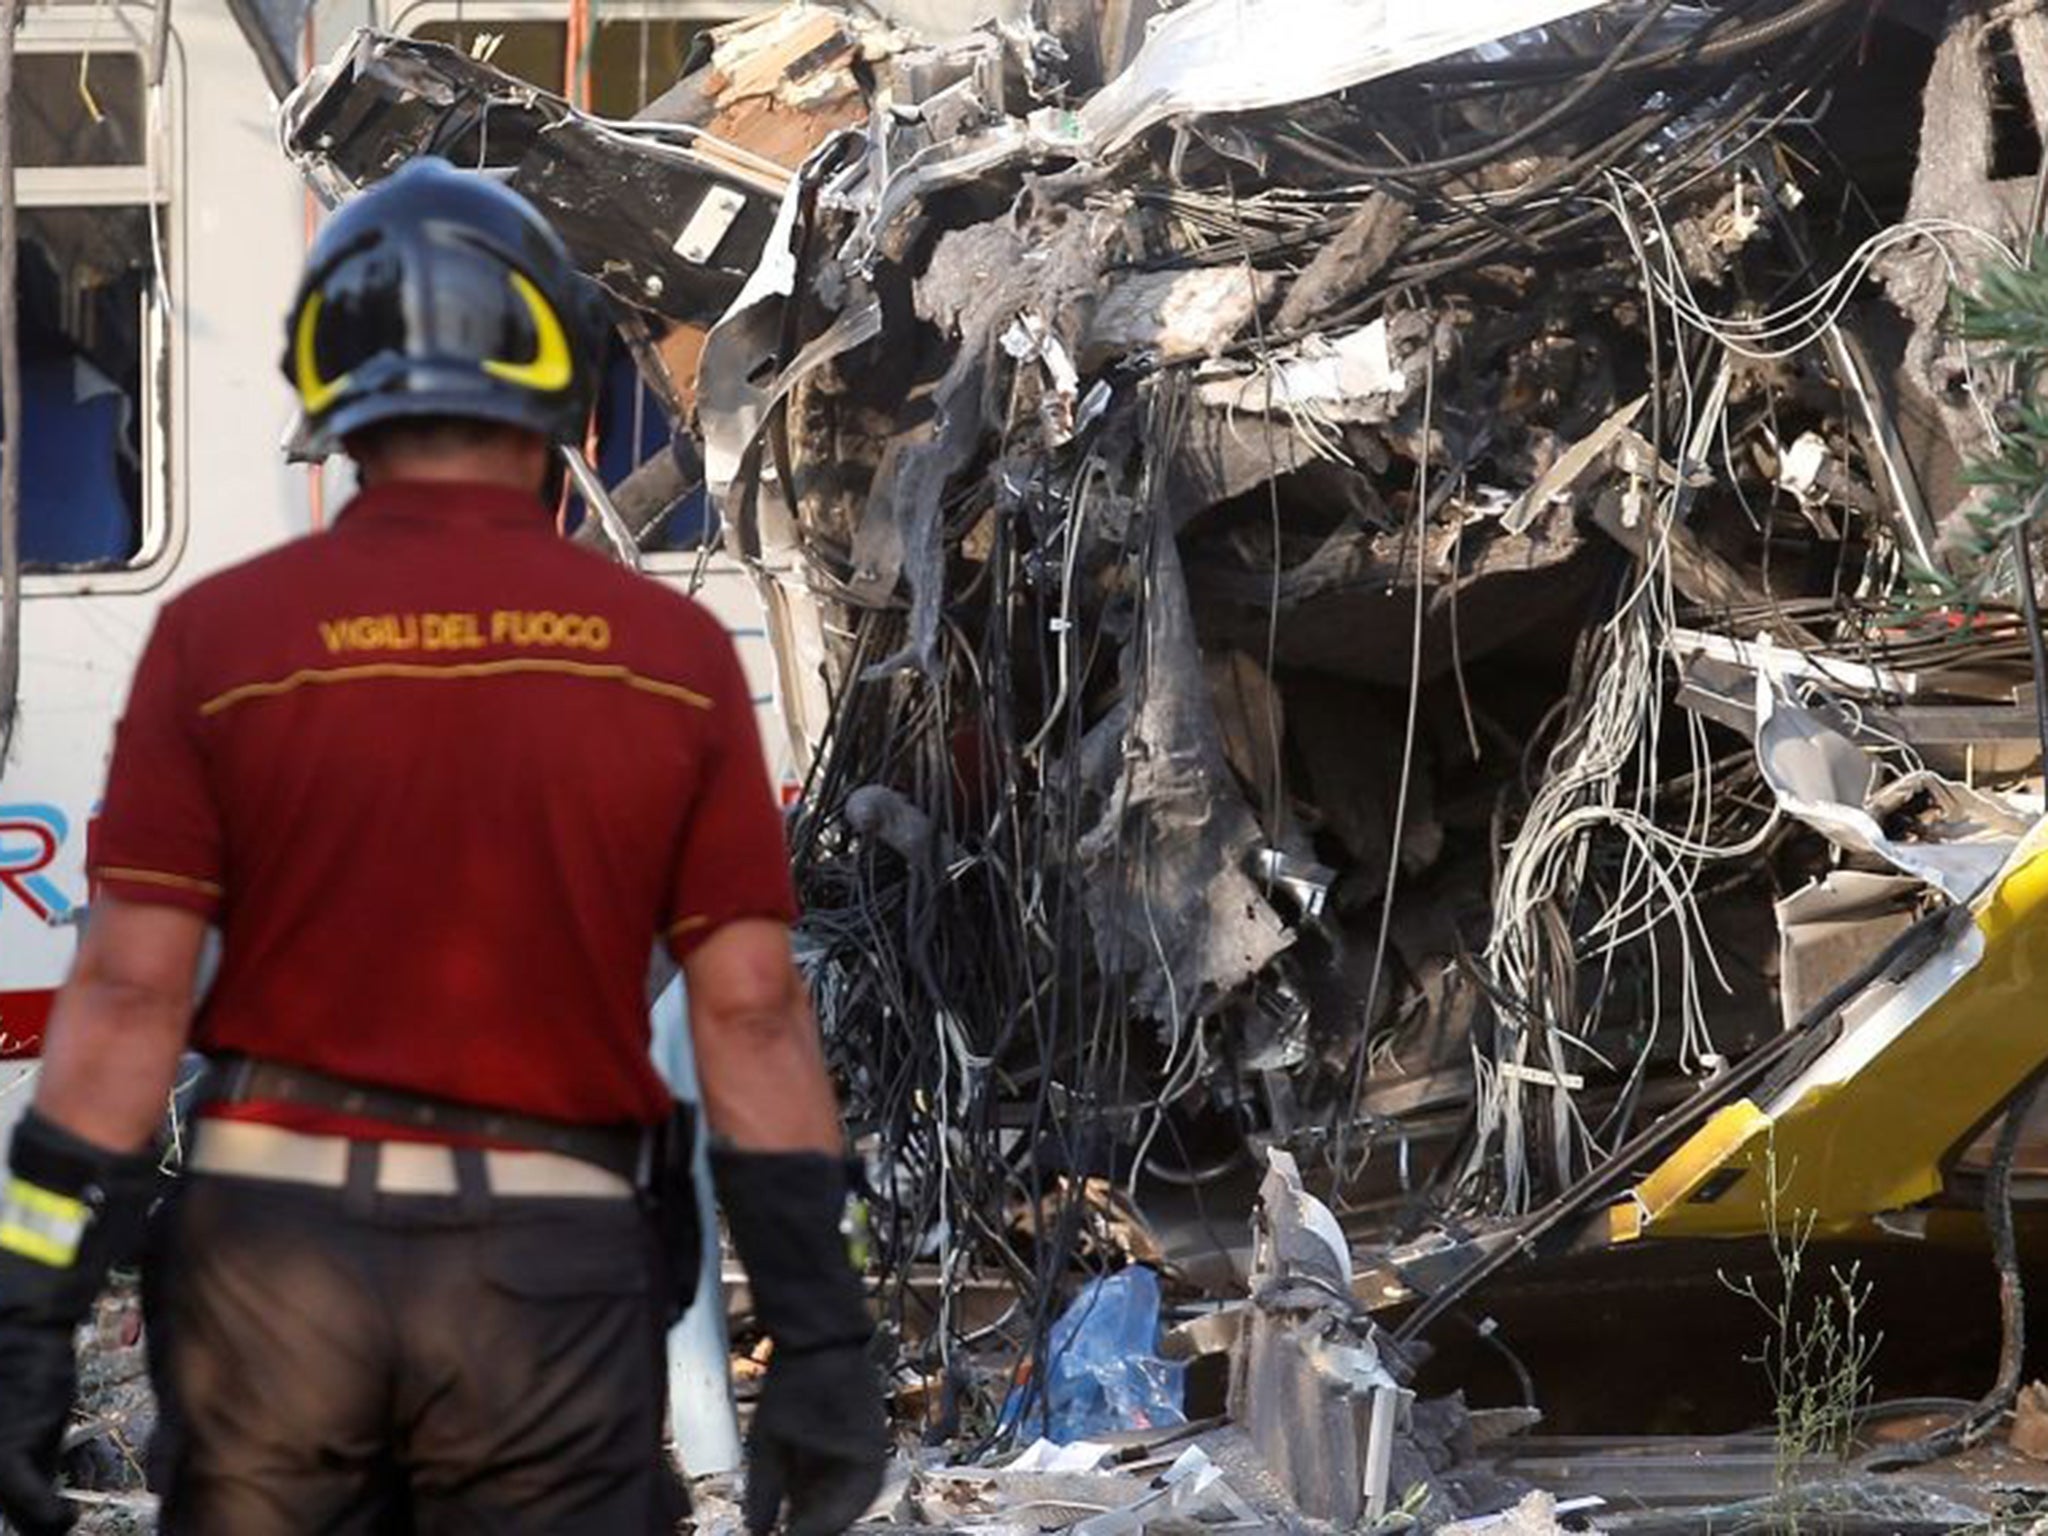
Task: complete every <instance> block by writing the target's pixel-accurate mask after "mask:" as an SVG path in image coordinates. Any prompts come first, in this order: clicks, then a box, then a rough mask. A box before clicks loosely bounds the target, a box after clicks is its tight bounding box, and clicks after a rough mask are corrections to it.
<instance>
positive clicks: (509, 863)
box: [0, 161, 887, 1536]
mask: <svg viewBox="0 0 2048 1536" xmlns="http://www.w3.org/2000/svg"><path fill="white" fill-rule="evenodd" d="M596 315H597V311H596V309H595V305H594V301H593V299H592V298H591V297H590V296H589V294H588V290H587V289H585V288H583V287H582V286H581V282H580V279H579V278H578V277H577V275H576V274H575V272H574V271H573V269H572V268H571V266H570V264H569V260H568V257H567V255H566V254H565V252H564V250H563V248H562V246H561V245H560V243H559V242H558V241H557V239H556V238H555V236H554V235H553V233H552V232H551V231H550V230H549V228H548V227H547V225H546V224H545V223H544V222H543V221H542V220H541V219H540V217H539V216H538V215H537V214H536V213H535V212H534V211H533V210H532V209H531V208H530V207H528V206H527V205H526V204H525V203H524V202H523V201H522V200H521V199H520V198H519V197H518V196H516V195H515V194H514V193H512V192H510V191H508V190H506V189H505V188H503V187H501V186H499V185H497V184H495V183H493V182H492V181H490V180H488V179H486V178H484V177H482V176H478V175H472V174H467V173H463V172H459V171H456V170H453V169H452V168H450V167H448V166H447V165H445V164H442V163H440V162H435V161H422V162H418V163H416V164H414V165H412V166H409V167H408V168H406V169H404V170H402V171H400V172H399V173H398V174H396V175H394V176H392V177H391V178H390V179H389V180H387V181H385V182H383V183H382V184H381V185H379V186H378V187H377V188H375V189H373V190H371V191H368V192H366V193H364V194H363V195H362V196H360V197H358V198H356V199H355V200H354V201H352V202H351V203H350V204H348V205H347V206H346V207H345V208H343V209H342V210H341V211H340V212H339V213H338V214H337V215H336V216H335V217H334V218H333V219H331V220H330V221H329V222H328V224H327V226H326V228H325V229H324V231H323V232H322V234H321V236H320V238H319V240H318V241H317V243H316V244H315V246H314V248H313V251H312V253H311V256H310V259H309V262H308V266H307V271H306V275H305V279H304V281H303V284H302V286H301V288H300V291H299V295H298V298H297V301H296V302H295V304H294V306H293V309H292V312H291V316H290V318H289V321H288V324H287V328H286V330H287V336H286V348H285V357H284V370H285V373H286V376H287V377H288V378H289V379H290V381H291V382H292V384H293V386H294V388H295V389H296V391H297V393H298V397H299V402H300V405H301V407H302V409H303V414H304V417H305V422H306V427H307V429H308V432H309V433H310V434H311V437H312V439H313V440H314V442H315V443H316V444H317V445H320V446H339V447H340V448H342V449H343V450H345V451H346V452H347V453H348V454H349V455H350V457H352V458H353V459H354V461H355V463H356V466H357V471H358V479H359V484H360V489H359V491H358V493H357V494H356V496H355V497H354V499H353V500H352V501H350V503H349V504H348V506H347V507H346V508H345V509H344V510H343V511H342V512H341V513H340V515H339V516H338V517H337V518H336V520H335V523H334V526H333V527H332V529H331V530H330V531H327V532H322V533H317V534H315V535H312V536H310V537H307V538H303V539H299V540H297V541H295V542H292V543H289V544H287V545H285V546H284V547H282V548H280V549H277V550H275V551H272V552H271V553H269V554H267V555H264V556H262V557H260V558H258V559H255V560H252V561H249V562H248V563H246V564H244V565H241V566H238V567H235V568H233V569H231V570H227V571H225V572H222V573H221V574H219V575H216V576H214V577H212V578H210V579H208V580H205V581H202V582H200V583H198V584H197V585H196V586H194V587H193V588H192V589H191V590H190V591H188V592H186V593H185V594H183V595H182V596H180V597H179V598H177V599H176V600H174V601H172V602H171V603H169V604H167V605H166V606H165V608H164V609H163V611H162V615H161V617H160V619H159V620H158V623H157V625H156V628H155V631H154V633H153V635H152V636H151V638H150V640H149V643H148V645H147V648H146V649H145V651H144V654H143V657H142V660H141V663H140V665H139V667H138V669H137V672H136V676H135V679H134V683H133V687H132V690H131V693H130V696H129V700H128V705H127V709H126V711H125V713H124V715H123V718H122V721H121V724H120V727H119V729H118V731H117V733H116V740H115V748H114V754H113V759H112V764H111V767H110V769H109V776H108V784H107V791H106V800H105V807H104V811H103V813H102V815H101V818H100V823H99V827H98V831H97V835H96V839H95V843H94V848H93V854H92V862H91V873H92V876H93V879H94V881H95V887H96V891H97V898H96V900H95V902H94V905H93V910H92V918H91V923H90V925H89V926H88V928H87V930H86V932H85V934H84V937H83V938H82V940H81V942H80V945H79V951H78V955H77V959H76V961H75V963H74V965H73V967H72V970H71V974H70V977H69V979H68V980H67V982H66V984H65V986H64V988H63V990H62V992H61V994H60V996H59V998H58V1000H57V1003H56V1006H55V1009H54V1012H53V1014H52V1017H51V1020H50V1027H49V1031H48V1036H47V1039H46V1042H45V1047H44V1057H43V1066H42V1071H41V1074H40V1076H39V1078H38V1080H37V1086H36V1093H35V1100H34V1104H33V1107H32V1108H31V1109H30V1110H29V1112H28V1114H27V1116H26V1118H25V1119H24V1120H23V1121H22V1122H21V1124H20V1127H19V1128H18V1130H17V1131H16V1132H15V1135H14V1138H13V1142H12V1147H11V1155H10V1160H9V1171H10V1177H9V1179H8V1181H7V1184H6V1188H5V1194H4V1203H0V1513H4V1515H5V1516H6V1518H7V1519H8V1520H9V1521H11V1522H12V1523H13V1525H14V1528H15V1529H17V1530H19V1531H24V1532H30V1533H44V1532H58V1531H63V1530H65V1529H67V1528H68V1526H69V1525H70V1516H69V1514H68V1512H67V1505H66V1502H65V1501H64V1500H63V1498H62V1497H61V1496H60V1495H59V1494H58V1492H57V1491H56V1489H55V1487H54V1481H55V1475H56V1471H57V1462H58V1456H59V1448H60V1442H61V1440H62V1437H63V1434H64V1431H65V1428H66V1425H67V1422H68V1419H69V1415H70V1413H71V1409H72V1403H73V1396H74V1388H75V1379H76V1376H75V1362H74V1358H73V1335H74V1330H75V1329H76V1328H77V1326H78V1325H79V1324H80V1323H81V1321H83V1320H84V1319H85V1318H86V1316H87V1314H88V1313H89V1311H90V1309H91V1307H92V1304H93V1301H94V1298H95V1296H96V1294H97V1293H98V1291H99V1290H100V1288H101V1285H102V1282H103V1281H104V1279H105V1277H106V1274H107V1271H108V1269H109V1267H110V1266H112V1265H115V1264H121V1263H125V1262H127V1261H128V1260H129V1259H130V1258H131V1256H133V1255H134V1254H135V1253H136V1250H137V1248H138V1245H139V1244H141V1243H143V1242H145V1240H146V1245H147V1248H148V1253H147V1256H146V1258H145V1260H144V1267H145V1308H146V1316H147V1319H148V1324H149V1328H148V1332H149V1338H150V1347H151V1357H152V1362H151V1363H152V1375H153V1378H154V1380H155V1383H156V1386H157V1390H158V1394H159V1397H160V1399H161V1412H162V1426H161V1429H160V1432H159V1434H158V1436H157V1440H156V1444H155V1446H154V1448H153V1453H152V1462H153V1466H152V1471H153V1474H154V1476H153V1481H155V1482H156V1483H157V1485H158V1486H159V1489H160V1491H161V1492H162V1494H163V1516H162V1521H163V1524H162V1528H163V1529H164V1530H165V1531H167V1532H171V1533H187V1532H198V1533H203V1536H287V1533H289V1536H307V1533H324V1532H386V1531H389V1532H399V1531H417V1532H419V1533H422V1536H432V1533H435V1532H456V1531H461V1532H492V1533H499V1532H535V1533H545V1536H564V1533H569V1536H574V1533H589V1536H630V1533H634V1532H652V1531H657V1530H669V1529H673V1520H672V1515H673V1512H672V1511H670V1510H668V1509H666V1508H665V1505H666V1503H667V1501H668V1497H669V1489H668V1488H667V1487H666V1486H665V1484H668V1483H671V1482H672V1479H668V1478H665V1477H664V1476H663V1470H662V1468H663V1463H662V1457H661V1434H662V1413H663V1397H664V1379H665V1371H664V1369H663V1361H662V1340H663V1333H664V1328H665V1326H666V1323H667V1321H668V1317H669V1315H670V1311H671V1308H670V1306H669V1302H670V1301H671V1299H672V1298H671V1297H670V1295H669V1294H668V1290H669V1288H668V1285H667V1283H666V1280H665V1276H666V1275H667V1274H668V1272H669V1270H670V1269H671V1268H673V1267H677V1265H665V1264H664V1263H663V1259H664V1255H663V1254H662V1253H661V1252H660V1247H661V1245H660V1243H659V1242H658V1241H657V1239H656V1235H655V1234H656V1230H657V1223H656V1222H655V1221H654V1220H653V1218H652V1217H651V1216H650V1212H649V1207H648V1200H647V1198H646V1195H647V1193H648V1191H647V1185H648V1184H649V1182H650V1173H649V1170H650V1166H651V1163H650V1155H649V1147H650V1145H651V1144H652V1135H651V1133H652V1132H653V1130H654V1128H655V1127H657V1125H659V1124H660V1123H661V1122H663V1121H664V1119H665V1118H666V1117H667V1116H668V1115H669V1114H670V1112H671V1109H672V1105H671V1101H670V1099H669V1097H668V1095H667V1093H666V1091H665V1090H664V1089H663V1087H662V1085H661V1082H660V1079H659V1078H657V1077H656V1076H655V1074H654V1071H653V1068H652V1066H651V1065H650V1062H649V1059H648V1049H647V1044H648V1043H647V1024H646V1010H645V982H646V976H647V972H648V963H649V957H650V950H651V948H652V946H653V945H654V944H656V943H662V944H665V945H666V946H667V948H668V950H669V952H670V954H672V955H673V957H674V958H675V960H676V961H677V962H678V963H679V964H680V965H681V967H682V969H683V972H684V975H685V977H686V979H687V984H688V988H689V996H690V1004H691V1010H692V1026H693V1030H694V1033H695V1038H696V1042H697V1051H698V1059H699V1069H700V1075H701V1080H702V1093H703V1103H704V1110H705V1113H706V1114H707V1116H708V1118H709V1121H710V1125H711V1129H712V1131H713V1133H714V1136H715V1137H716V1141H715V1143H714V1145H715V1151H714V1165H715V1177H716V1180H717V1184H718V1190H719V1198H720V1203H721V1205H722V1207H723V1208H724V1211H725V1213H726V1217H727V1220H728V1223H729V1225H730V1229H731V1232H732V1236H733V1240H734V1243H735V1246H736V1247H737V1248H738V1250H739V1253H740V1257H741V1259H742V1261H743V1262H744V1264H745V1265H746V1267H747V1269H748V1271H749V1276H750V1280H751V1284H752V1289H753V1296H754V1302H755V1307H756V1311H757V1313H758V1315H759V1317H760V1319H761V1320H762V1322H763V1324H764V1326H765V1327H766V1329H767V1331H768V1332H769V1334H770V1335H771V1337H772V1338H773V1340H774V1345H775V1348H774V1355H773V1360H772V1363H771V1364H770V1366H769V1369H768V1374H767V1378H766V1381H765V1383H764V1385H763V1388H762V1392H761V1397H760V1402H759V1406H758V1409H757V1411H756V1414H755V1417H754V1422H753V1426H752V1430H751V1435H750V1441H749V1470H748V1491H747V1505H746V1512H747V1519H748V1523H749V1525H750V1527H751V1528H752V1529H754V1530H756V1531H764V1530H767V1529H769V1528H770V1527H771V1526H772V1525H774V1524H775V1523H776V1522H777V1521H778V1520H779V1519H780V1520H786V1521H787V1524H788V1528H789V1529H791V1530H792V1531H796V1532H806V1533H809V1532H828V1531H836V1530H840V1529H842V1528H844V1527H845V1526H846V1525H847V1524H849V1523H850V1522H851V1521H852V1520H854V1519H855V1518H857V1517H858V1516H859V1514H860V1513H861V1512H862V1511H863V1510H864V1509H865V1507H866V1505H867V1503H868V1502H869V1500H870V1499H871V1498H872V1497H873V1495H874V1493H875V1491H876V1489H877V1487H878V1485H879V1483H880V1479H881V1472H882V1467H883V1463H884V1459H885V1455H886V1448H887V1432H886V1425H885V1422H884V1419H883V1414H882V1407H881V1400H880V1395H879V1382H878V1379H877V1377H876V1375H875V1373H874V1371H873V1369H872V1367H871V1365H870V1363H869V1360H868V1356H867V1350H866V1345H867V1343H868V1340H869V1333H870V1329H869V1322H868V1318H867V1315H866V1311H865V1308H864V1305H863V1302H862V1297H861V1291H860V1286H859V1283H858V1280H857V1278H856V1277H855V1275H854V1273H853V1270H852V1266H851V1264H850V1263H849V1260H848V1257H847V1249H846V1241H845V1238H844V1236H843V1234H842V1221H843V1216H844V1212H845V1207H846V1202H847V1197H848V1179H847V1174H846V1171H845V1165H844V1163H843V1161H842V1158H841V1153H842V1145H843V1144H842V1133H841V1129H840V1126H839V1122H838V1114H837V1108H836V1105H835V1102H834V1099H833V1095H832V1091H831V1087H830V1084H829V1082H828V1079H827V1076H826V1072H825V1068H824V1063H823V1057H822V1052H821V1049H820V1045H819V1039H818V1032H817V1027H816V1023H815V1020H814V1018H813V1016H812V1014H811V1011H810V1006H809V1002H808V1000H807V998H806V995H805V991H804V988H803V985H802V982H801V980H800V979H799V977H798V975H797V973H796V971H795V969H794V966H793V964H792V961H791V954H790V945H789V938H788V925H789V923H790V921H791V919H792V917H793V915H794V905H793V897H792V892H791V885H790V877H789V870H788V865H787V861H786V857H785V853H784V847H783V841H782V835H781V824H780V817H779V813H778V811H777V808H776V805H775V803H774V799H773V797H772V794H771V790H770V787H769V784H768V781H767V777H766V773H765V770H764V765H763V761H762V756H761V750H760V745H759V742H758V740H757V737H756V732H755V726H754V717H753V706H752V703H751V700H750V690H749V688H748V686H747V684H746V681H745V679H744V677H743V676H742V674H741V671H740V667H739V665H738V662H737V659H736V658H735V656H734V654H733V650H732V646H731V643H730V641H729V639H728V638H727V636H726V634H725V632H724V631H723V629H722V628H721V627H720V625H719V624H718V623H717V621H716V620H714V619H713V618H712V617H711V616H710V615H709V614H708V613H706V612H705V611H704V610H703V609H701V608H699V607H697V606H695V605H694V604H692V603H690V602H689V601H687V600H686V599H683V598H681V597H679V596H677V595H675V594H673V593H671V592H669V591H667V590H666V589H664V588H662V587H660V586H658V585H656V584H655V583H653V582H650V581H646V580H644V579H642V578H640V577H639V576H637V575H633V574H630V573H628V572H626V571H624V570H622V569H620V568H618V567H617V566H614V565H611V564H608V563H606V562H605V561H603V560H601V559H600V558H598V557H596V556H594V555H590V554H587V553H585V552H583V551H581V550H579V549H577V548H575V547H573V546H572V545H571V544H570V543H568V542H567V541H565V540H563V539H561V538H559V537H557V536H556V531H555V523H554V515H553V512H552V511H551V509H550V507H549V506H548V505H547V504H546V503H545V502H544V501H543V499H542V493H543V487H544V486H546V485H547V484H548V483H549V482H550V480H551V478H552V476H551V473H550V471H551V460H552V456H553V453H554V447H553V445H554V444H558V443H565V442H572V441H576V440H578V439H580V437H581V435H582V433H583V430H584V427H585V422H586V419H587V417H588V414H589V409H590V402H591V393H592V379H593V375H594V367H595V363H594V358H595V353H596V350H597V340H598V336H599V328H598V324H597V320H596ZM209 926H212V927H214V928H217V929H218V930H219V934H220V939H221V954H220V964H219V969H218V972H217V974H216V976H215V978H214V980H213V982H212V984H211V986H210V988H209V990H208V991H207V993H206V995H205V997H204V999H203V1001H202V1002H200V1003H199V1004H198V1005H197V1008H196V1018H195V1003H194V992H195V975H196V973H197V969H198V966H199V961H200V953H201V946H202V943H203V942H204V940H205V938H206V933H207V929H208V927H209ZM188 1027H189V1030H190V1033H191V1034H192V1036H193V1037H194V1040H195V1042H196V1044H197V1046H198V1047H199V1049H201V1050H202V1051H204V1052H206V1053H207V1054H208V1056H209V1057H210V1059H211V1060H212V1061H213V1063H214V1065H215V1068H216V1075H215V1085H216V1086H215V1087H214V1088H213V1090H212V1091H211V1092H210V1094H209V1097H208V1100H207V1102H206V1105H205V1107H204V1109H203V1110H202V1112H201V1114H200V1116H199V1118H198V1121H197V1124H196V1126H195V1129H194V1134H193V1136H192V1138H191V1142H190V1145H189V1147H188V1149H187V1153H186V1161H185V1176H184V1177H183V1178H181V1179H180V1180H179V1181H178V1182H177V1186H176V1191H175V1193H174V1194H171V1195H169V1196H167V1197H164V1198H163V1199H162V1201H161V1204H160V1205H159V1206H158V1208H157V1210H156V1211H155V1214H154V1215H153V1216H150V1218H149V1220H148V1221H145V1216H146V1215H149V1212H150V1207H151V1205H152V1202H153V1201H156V1200H158V1180H157V1162H158V1150H157V1148H156V1146H155V1145H154V1144H153V1141H154V1138H155V1136H156V1133H157V1127H158V1126H159V1124H160V1122H161V1120H162V1116H163V1112H164V1105H165V1102H166V1098H167V1095H168V1094H169V1093H170V1091H171V1087H172V1079H173V1073H174V1070H175V1068H176V1067H177V1065H178V1062H179V1059H180V1054H181V1052H182V1051H183V1050H184V1049H185V1048H186V1045H187V1037H188ZM669 1216H670V1218H671V1219H670V1220H669V1221H667V1222H663V1223H660V1224H659V1225H660V1227H661V1229H662V1230H672V1229H674V1228H675V1227H676V1226H677V1223H676V1222H675V1220H674V1219H673V1218H674V1216H675V1212H674V1210H673V1208H671V1210H670V1211H669ZM667 1257H671V1258H673V1257H676V1256H674V1255H669V1256H667ZM678 1264H679V1265H680V1267H683V1268H688V1267H689V1266H688V1263H687V1261H686V1260H678Z"/></svg>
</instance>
